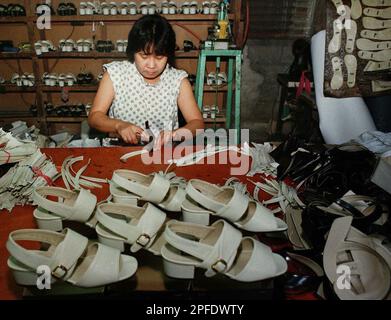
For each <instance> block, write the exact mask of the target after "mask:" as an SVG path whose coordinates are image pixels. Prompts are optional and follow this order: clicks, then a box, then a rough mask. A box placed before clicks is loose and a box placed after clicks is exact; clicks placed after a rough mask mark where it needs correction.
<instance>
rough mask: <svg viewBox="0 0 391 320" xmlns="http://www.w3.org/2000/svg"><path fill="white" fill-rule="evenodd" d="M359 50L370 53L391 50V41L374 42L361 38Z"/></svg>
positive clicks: (358, 45)
mask: <svg viewBox="0 0 391 320" xmlns="http://www.w3.org/2000/svg"><path fill="white" fill-rule="evenodd" d="M357 48H358V49H360V50H368V51H369V50H373V51H377V50H386V49H391V41H372V40H369V39H362V38H360V39H358V40H357ZM390 59H391V57H390Z"/></svg>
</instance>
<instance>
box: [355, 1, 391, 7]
mask: <svg viewBox="0 0 391 320" xmlns="http://www.w3.org/2000/svg"><path fill="white" fill-rule="evenodd" d="M361 1H362V3H363V4H365V5H366V6H369V7H391V0H361Z"/></svg>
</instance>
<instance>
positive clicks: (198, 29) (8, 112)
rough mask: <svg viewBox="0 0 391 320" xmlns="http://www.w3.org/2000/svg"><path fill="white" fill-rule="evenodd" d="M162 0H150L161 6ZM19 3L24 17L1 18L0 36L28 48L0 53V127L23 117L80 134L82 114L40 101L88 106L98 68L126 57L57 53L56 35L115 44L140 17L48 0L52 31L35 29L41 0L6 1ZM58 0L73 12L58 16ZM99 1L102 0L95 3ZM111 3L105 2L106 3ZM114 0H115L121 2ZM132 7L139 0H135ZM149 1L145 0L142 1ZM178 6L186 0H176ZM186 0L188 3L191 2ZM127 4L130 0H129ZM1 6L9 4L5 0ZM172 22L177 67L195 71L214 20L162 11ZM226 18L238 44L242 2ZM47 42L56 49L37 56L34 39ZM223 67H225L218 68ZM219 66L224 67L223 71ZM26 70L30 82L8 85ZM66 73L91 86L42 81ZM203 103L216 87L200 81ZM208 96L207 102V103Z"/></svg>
mask: <svg viewBox="0 0 391 320" xmlns="http://www.w3.org/2000/svg"><path fill="white" fill-rule="evenodd" d="M162 1H163V0H156V1H154V2H155V3H156V5H157V6H158V7H159V8H160V6H161V3H162ZM11 2H12V3H15V4H20V5H23V7H24V8H25V10H26V16H22V17H19V16H18V17H12V16H6V17H4V16H1V17H0V40H12V41H13V44H14V47H17V46H18V45H19V44H20V43H21V42H25V43H27V45H28V44H29V45H30V48H31V49H30V51H27V50H25V51H22V52H17V53H15V52H12V53H10V52H4V53H1V52H0V61H1V63H0V77H3V78H4V79H5V80H6V82H4V83H0V127H1V126H4V125H5V124H7V123H11V122H13V121H16V120H23V121H26V122H27V123H28V124H30V125H31V124H35V125H36V126H38V127H39V128H40V129H41V131H42V132H44V133H47V134H54V133H56V132H60V131H63V130H68V131H70V132H73V133H79V132H80V124H81V122H82V121H83V120H85V119H86V118H87V116H86V115H83V116H74V115H73V116H72V115H71V113H70V114H69V115H67V116H64V115H53V114H48V113H47V112H46V109H45V105H46V103H47V104H51V105H52V106H54V107H55V108H56V107H59V106H62V109H64V107H65V108H66V107H67V106H69V107H74V106H76V105H81V104H82V105H87V104H91V103H92V102H93V99H94V96H95V92H96V91H97V89H98V86H99V82H98V80H97V77H98V76H99V74H100V73H101V72H102V71H103V70H102V65H103V64H105V63H109V62H111V61H116V60H125V59H126V53H125V52H118V51H117V50H114V51H111V52H98V51H96V50H92V51H89V52H78V51H77V50H75V51H72V52H60V51H59V50H58V46H59V41H60V39H72V40H74V41H75V42H76V41H77V40H79V39H93V41H94V43H97V41H98V40H111V41H112V42H113V43H114V45H115V43H116V41H117V40H118V39H124V40H125V39H126V40H127V36H128V33H129V30H130V28H131V26H132V25H133V23H134V22H135V21H136V20H138V19H139V18H140V17H142V14H135V15H131V14H127V15H121V14H117V15H103V14H102V15H97V14H94V15H80V10H79V8H80V3H81V2H83V1H81V0H69V1H60V0H52V1H51V6H52V8H53V9H54V10H55V11H56V15H52V16H51V29H47V30H39V29H38V27H37V20H38V16H37V15H36V6H37V4H41V3H45V0H12V1H11V0H10V3H11ZM62 2H66V3H69V2H70V3H73V4H74V5H75V7H76V8H77V14H76V15H71V16H60V15H58V14H57V8H58V7H59V4H60V3H62ZM100 2H101V3H102V2H103V1H100ZM106 2H108V3H109V2H110V1H106ZM121 2H122V1H120V0H117V1H116V3H118V4H121ZM134 2H135V3H136V4H137V6H138V7H139V5H140V4H141V3H142V2H143V1H134ZM146 2H147V3H149V2H150V1H146ZM175 2H176V4H177V7H178V8H179V7H180V6H181V5H182V4H183V3H184V2H185V1H184V0H178V1H175ZM190 2H191V1H190ZM128 3H129V1H128ZM198 3H199V4H200V5H201V4H202V3H203V1H202V0H198ZM3 5H8V3H4V4H3ZM163 16H164V17H165V18H167V19H168V20H169V21H170V22H171V24H172V25H173V28H174V30H175V32H176V35H177V46H178V47H179V50H177V51H176V58H177V59H176V67H177V68H180V69H184V70H186V71H187V72H188V73H189V74H194V75H195V74H196V72H197V63H198V58H199V50H198V48H199V41H200V40H206V38H207V35H208V28H209V27H212V26H213V24H214V22H215V21H216V17H217V15H216V14H204V13H197V14H183V13H177V14H166V15H165V14H163ZM229 19H230V21H231V22H232V27H233V28H232V29H233V34H234V38H235V42H236V43H237V44H239V43H241V41H242V39H241V35H242V31H243V23H242V1H241V0H231V4H230V14H229ZM42 40H50V41H52V43H53V44H54V46H55V47H56V49H57V50H56V51H51V52H47V53H42V54H40V55H37V54H36V51H35V48H34V45H35V43H36V42H37V41H42ZM186 40H187V41H191V42H193V43H194V45H195V47H196V48H195V49H194V50H190V51H185V50H183V49H184V48H183V44H184V42H185V41H186ZM213 67H214V66H213V62H208V63H207V70H213ZM223 68H224V66H223ZM222 70H224V69H222ZM18 72H19V73H20V74H22V73H26V72H27V73H30V74H32V75H34V77H35V83H34V85H33V86H17V85H16V84H11V83H10V79H11V77H12V75H13V74H14V73H18ZM51 72H53V73H56V74H62V73H64V74H67V73H73V74H74V75H75V76H77V75H78V74H80V73H83V72H84V73H92V74H93V75H94V79H95V81H94V82H93V83H90V84H78V83H76V84H74V85H73V86H63V87H60V86H48V85H47V84H45V82H44V81H43V80H42V76H43V74H44V73H51ZM204 92H205V93H206V98H205V103H206V104H207V103H209V104H212V103H213V102H216V97H215V94H216V89H215V87H213V86H208V85H207V84H205V88H204ZM208 95H209V96H210V97H209V100H210V102H208ZM226 95H227V88H224V87H223V88H221V89H219V96H218V99H217V100H218V103H219V104H220V105H221V106H223V105H224V104H225V99H226V97H225V96H226ZM31 105H35V106H36V108H34V113H33V112H31V111H30V109H31V108H30V107H31ZM219 121H220V122H221V126H224V125H225V120H224V119H222V120H219V119H218V118H215V119H211V118H209V119H205V122H206V123H207V124H208V123H209V125H210V126H212V125H213V126H216V122H219Z"/></svg>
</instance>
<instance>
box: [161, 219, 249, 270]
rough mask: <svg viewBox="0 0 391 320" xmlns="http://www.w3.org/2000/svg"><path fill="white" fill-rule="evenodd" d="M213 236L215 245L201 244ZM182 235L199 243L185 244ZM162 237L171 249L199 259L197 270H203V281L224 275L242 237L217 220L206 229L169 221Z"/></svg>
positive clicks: (186, 242) (233, 258)
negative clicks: (217, 234)
mask: <svg viewBox="0 0 391 320" xmlns="http://www.w3.org/2000/svg"><path fill="white" fill-rule="evenodd" d="M217 226H218V227H217ZM214 232H220V235H219V237H218V238H217V240H216V242H215V243H211V244H206V243H205V242H203V239H204V238H206V237H207V236H211V234H212V233H214ZM186 234H187V235H189V236H195V237H197V238H199V239H200V241H194V240H189V239H187V238H186V236H183V235H186ZM164 237H165V239H166V241H167V242H168V243H169V244H170V245H172V246H173V247H174V248H176V249H178V250H180V251H183V252H185V253H187V254H190V255H192V256H194V257H196V258H197V259H200V260H201V262H200V264H199V266H200V267H202V268H204V269H207V271H206V273H205V275H206V276H207V277H212V276H214V275H215V274H216V273H225V272H226V271H228V270H229V269H230V267H231V266H232V264H233V262H234V260H235V256H236V253H237V250H238V247H239V245H240V241H241V239H242V234H241V233H240V231H238V230H236V229H235V228H233V227H232V226H230V225H229V224H228V223H226V222H225V221H224V220H218V221H216V222H215V223H214V224H213V225H212V226H210V227H207V226H201V225H196V224H190V223H185V222H179V221H175V220H172V221H170V222H168V223H167V225H166V229H165V231H164Z"/></svg>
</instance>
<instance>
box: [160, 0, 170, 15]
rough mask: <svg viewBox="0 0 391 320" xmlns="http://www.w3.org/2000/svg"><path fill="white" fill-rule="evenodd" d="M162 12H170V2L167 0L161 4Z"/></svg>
mask: <svg viewBox="0 0 391 320" xmlns="http://www.w3.org/2000/svg"><path fill="white" fill-rule="evenodd" d="M161 13H162V14H169V4H168V1H167V0H164V1H163V2H162V4H161Z"/></svg>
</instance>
